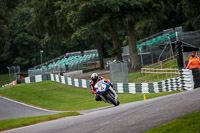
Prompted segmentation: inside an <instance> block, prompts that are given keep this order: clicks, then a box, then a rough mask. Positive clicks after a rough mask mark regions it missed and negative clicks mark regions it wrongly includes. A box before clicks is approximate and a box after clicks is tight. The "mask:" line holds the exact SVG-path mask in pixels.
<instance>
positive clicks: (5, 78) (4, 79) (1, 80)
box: [0, 74, 10, 87]
mask: <svg viewBox="0 0 200 133" xmlns="http://www.w3.org/2000/svg"><path fill="white" fill-rule="evenodd" d="M9 82H10V78H9V74H1V75H0V87H1V86H2V85H5V84H7V83H9Z"/></svg>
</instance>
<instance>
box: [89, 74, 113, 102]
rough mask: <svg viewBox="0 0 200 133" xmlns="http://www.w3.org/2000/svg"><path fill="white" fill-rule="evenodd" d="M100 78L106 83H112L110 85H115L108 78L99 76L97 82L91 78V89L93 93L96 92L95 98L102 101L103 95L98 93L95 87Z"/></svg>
mask: <svg viewBox="0 0 200 133" xmlns="http://www.w3.org/2000/svg"><path fill="white" fill-rule="evenodd" d="M100 80H103V81H104V82H105V83H108V84H110V86H111V87H112V88H113V85H112V84H111V83H110V80H107V79H105V78H103V77H98V80H97V81H96V82H94V81H92V80H91V81H90V89H91V92H92V94H95V100H96V101H101V100H102V99H101V97H100V96H99V95H98V94H96V88H95V87H94V86H95V84H96V83H97V82H98V81H100Z"/></svg>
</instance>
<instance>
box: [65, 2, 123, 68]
mask: <svg viewBox="0 0 200 133" xmlns="http://www.w3.org/2000/svg"><path fill="white" fill-rule="evenodd" d="M107 2H109V1H100V0H93V1H89V0H87V1H85V0H84V1H76V0H74V1H70V2H69V4H70V3H73V4H71V7H70V9H72V10H70V11H69V12H68V21H69V22H70V24H71V25H72V27H73V28H74V29H82V28H83V29H85V28H86V29H87V30H88V31H90V32H89V34H92V36H93V37H94V38H95V39H97V38H99V39H100V38H102V34H105V32H106V33H109V34H110V35H111V36H112V40H113V47H114V50H115V55H116V58H117V60H122V55H121V52H122V51H121V46H120V43H119V38H118V33H117V32H118V31H117V24H116V22H115V21H114V15H113V12H112V11H111V8H107ZM108 29H109V30H108ZM75 31H77V30H75ZM97 36H98V37H97ZM99 39H98V40H99ZM96 42H99V43H97V48H101V47H102V46H100V45H101V44H100V41H96ZM98 51H99V55H100V57H101V54H103V53H102V52H101V49H98ZM102 57H103V56H102ZM101 60H102V61H101ZM100 61H101V62H102V63H103V59H100ZM102 63H101V64H102ZM101 66H102V65H101Z"/></svg>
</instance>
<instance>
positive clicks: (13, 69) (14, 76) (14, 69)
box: [7, 66, 20, 82]
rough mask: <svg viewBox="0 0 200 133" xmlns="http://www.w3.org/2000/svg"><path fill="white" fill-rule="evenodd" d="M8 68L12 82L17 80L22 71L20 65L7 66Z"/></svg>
mask: <svg viewBox="0 0 200 133" xmlns="http://www.w3.org/2000/svg"><path fill="white" fill-rule="evenodd" d="M7 69H8V73H9V79H10V82H11V81H14V80H16V79H17V74H19V73H20V67H19V66H11V67H7Z"/></svg>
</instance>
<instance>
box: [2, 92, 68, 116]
mask: <svg viewBox="0 0 200 133" xmlns="http://www.w3.org/2000/svg"><path fill="white" fill-rule="evenodd" d="M0 98H3V99H5V100H8V101H11V102H14V103H17V104H21V105H24V106H27V107H30V108H34V109H37V110H42V111H46V112H52V113H61V112H68V111H52V110H47V109H42V108H39V107H35V106H32V105H28V104H25V103H21V102H18V101H15V100H12V99H9V98H6V97H3V96H0Z"/></svg>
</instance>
